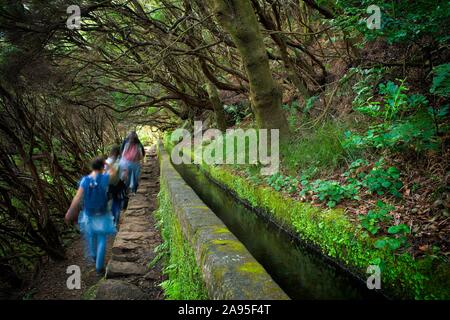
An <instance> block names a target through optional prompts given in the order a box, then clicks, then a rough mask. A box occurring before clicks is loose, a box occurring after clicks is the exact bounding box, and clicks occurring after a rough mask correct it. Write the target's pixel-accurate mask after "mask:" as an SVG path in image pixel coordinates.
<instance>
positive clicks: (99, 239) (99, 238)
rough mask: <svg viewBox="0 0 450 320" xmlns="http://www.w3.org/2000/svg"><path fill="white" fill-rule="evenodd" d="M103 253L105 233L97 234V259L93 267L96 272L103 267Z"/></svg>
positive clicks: (104, 249)
mask: <svg viewBox="0 0 450 320" xmlns="http://www.w3.org/2000/svg"><path fill="white" fill-rule="evenodd" d="M105 254H106V235H105V234H98V235H97V261H96V263H95V269H97V271H98V272H100V271H102V270H103V269H105Z"/></svg>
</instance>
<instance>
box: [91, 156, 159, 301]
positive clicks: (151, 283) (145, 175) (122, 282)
mask: <svg viewBox="0 0 450 320" xmlns="http://www.w3.org/2000/svg"><path fill="white" fill-rule="evenodd" d="M147 154H148V156H147V157H146V159H145V162H144V165H143V166H142V175H141V180H140V184H139V188H138V191H137V193H136V194H135V195H131V196H130V201H129V203H128V208H127V209H126V211H125V212H123V213H122V216H121V221H120V227H119V231H118V233H117V236H116V238H115V240H114V242H113V245H112V249H111V258H110V260H109V262H108V265H107V268H106V279H104V280H101V281H100V282H99V284H98V289H97V293H96V299H100V300H105V299H107V300H148V299H150V300H158V299H163V292H162V289H161V287H160V286H159V284H160V283H161V282H162V281H163V276H162V272H161V269H162V266H161V263H160V262H157V263H156V264H155V265H150V263H151V262H152V261H153V260H154V258H155V257H156V253H155V248H156V247H157V246H159V245H160V244H161V242H162V240H161V237H160V234H159V231H158V230H157V229H156V228H155V222H156V221H155V218H154V215H153V212H154V211H155V210H156V206H157V203H156V198H157V195H158V192H159V166H158V160H157V159H156V154H155V151H154V150H147Z"/></svg>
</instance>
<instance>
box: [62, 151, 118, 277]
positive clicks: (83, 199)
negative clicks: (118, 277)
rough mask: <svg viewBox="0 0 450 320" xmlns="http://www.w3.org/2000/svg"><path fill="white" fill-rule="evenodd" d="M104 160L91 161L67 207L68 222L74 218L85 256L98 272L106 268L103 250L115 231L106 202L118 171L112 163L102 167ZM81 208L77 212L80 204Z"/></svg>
mask: <svg viewBox="0 0 450 320" xmlns="http://www.w3.org/2000/svg"><path fill="white" fill-rule="evenodd" d="M104 165H105V161H104V159H103V158H101V157H97V158H95V159H94V160H93V161H92V162H91V168H92V172H91V173H90V174H89V175H87V176H85V177H83V178H82V179H81V181H80V186H79V188H78V191H77V194H76V195H75V198H74V199H73V201H72V204H71V205H70V208H69V210H67V213H66V216H65V220H66V222H67V223H69V222H70V221H76V220H77V218H78V224H79V226H80V231H81V233H82V234H83V235H84V237H85V239H86V241H87V248H88V252H87V254H88V256H89V258H91V259H93V261H95V269H96V271H97V273H98V274H101V273H103V272H104V270H105V253H106V242H107V238H108V236H111V235H114V234H115V233H116V227H115V224H114V217H113V215H112V213H111V209H110V208H109V206H108V187H109V183H110V181H111V180H114V179H115V177H116V175H117V172H116V171H115V170H114V168H113V167H111V168H110V170H109V171H108V173H105V171H104ZM81 204H83V206H82V211H81V213H80V207H81V206H80V205H81Z"/></svg>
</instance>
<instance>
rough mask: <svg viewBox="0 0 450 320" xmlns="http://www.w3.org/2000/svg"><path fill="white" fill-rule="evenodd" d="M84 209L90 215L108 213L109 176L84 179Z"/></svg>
mask: <svg viewBox="0 0 450 320" xmlns="http://www.w3.org/2000/svg"><path fill="white" fill-rule="evenodd" d="M82 185H83V189H84V208H85V210H86V213H87V214H88V215H94V214H105V213H107V212H108V186H109V175H106V174H99V175H97V177H95V179H94V178H92V177H91V176H87V177H84V179H83V181H82Z"/></svg>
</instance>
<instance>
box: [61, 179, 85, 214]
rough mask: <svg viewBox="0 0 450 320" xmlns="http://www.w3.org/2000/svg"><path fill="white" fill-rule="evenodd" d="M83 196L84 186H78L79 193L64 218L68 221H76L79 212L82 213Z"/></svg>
mask: <svg viewBox="0 0 450 320" xmlns="http://www.w3.org/2000/svg"><path fill="white" fill-rule="evenodd" d="M82 198H83V188H81V187H80V188H78V191H77V194H76V195H75V197H74V198H73V200H72V204H71V205H70V208H69V210H67V213H66V216H65V218H64V220H65V221H66V223H69V222H70V221H76V220H77V218H78V214H79V213H80V203H81V199H82Z"/></svg>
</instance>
